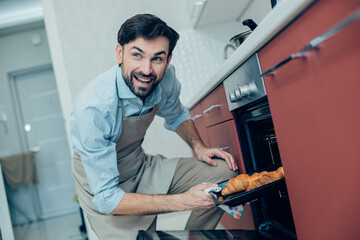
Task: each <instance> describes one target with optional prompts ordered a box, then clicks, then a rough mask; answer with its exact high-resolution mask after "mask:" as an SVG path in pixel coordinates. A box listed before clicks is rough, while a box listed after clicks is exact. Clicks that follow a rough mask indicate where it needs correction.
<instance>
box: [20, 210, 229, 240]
mask: <svg viewBox="0 0 360 240" xmlns="http://www.w3.org/2000/svg"><path fill="white" fill-rule="evenodd" d="M189 215H190V212H179V213H167V214H161V215H159V217H158V221H157V230H183V229H184V227H185V223H186V221H187V218H188V217H189ZM79 226H81V217H80V213H74V214H69V215H64V216H61V217H57V218H51V219H47V220H43V221H39V222H34V223H31V224H25V225H23V226H16V227H14V235H15V240H35V239H36V240H49V239H51V240H87V239H89V240H92V239H97V238H96V236H95V237H94V235H93V234H91V233H90V232H89V238H88V236H87V235H86V234H83V233H81V231H80V230H79ZM217 229H222V226H221V224H219V226H218V227H217Z"/></svg>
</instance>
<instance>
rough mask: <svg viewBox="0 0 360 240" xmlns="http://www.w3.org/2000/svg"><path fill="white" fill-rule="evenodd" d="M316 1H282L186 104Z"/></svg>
mask: <svg viewBox="0 0 360 240" xmlns="http://www.w3.org/2000/svg"><path fill="white" fill-rule="evenodd" d="M315 1H316V0H282V1H280V2H279V3H278V4H277V5H276V6H275V7H274V8H273V9H272V10H271V12H269V14H268V15H267V16H266V17H265V18H264V19H263V20H262V21H261V23H260V24H259V25H258V26H257V27H256V29H255V30H254V31H253V32H252V33H251V34H250V35H249V37H248V38H247V39H246V40H245V41H244V42H243V43H242V44H241V45H240V46H239V47H238V48H237V49H236V51H235V52H234V53H233V54H231V56H230V57H229V58H228V60H226V62H225V63H224V64H223V65H222V66H221V67H220V68H219V70H218V71H217V72H216V73H215V74H214V76H213V77H212V78H211V79H209V81H208V82H207V84H206V86H205V87H203V88H202V89H200V91H199V92H198V93H197V94H195V96H194V97H193V98H192V99H191V100H190V101H189V102H188V103H187V104H186V106H187V107H189V108H192V107H193V106H195V105H196V104H197V103H198V102H199V101H200V100H202V99H203V98H204V97H205V96H206V95H208V94H209V93H210V92H211V91H212V90H214V89H215V88H216V87H217V86H218V85H219V84H220V83H221V82H222V81H223V80H224V79H225V78H226V77H227V76H228V75H229V74H230V73H232V72H233V71H234V70H235V69H236V68H237V67H238V66H240V65H241V64H242V63H243V62H244V61H246V60H247V59H248V58H249V57H250V56H251V55H252V54H254V53H255V52H257V51H258V50H259V49H260V48H261V47H262V46H264V45H265V44H266V43H267V42H269V41H270V40H271V39H272V38H273V37H274V36H275V35H276V34H277V33H279V32H280V31H281V30H282V29H283V28H284V27H286V26H287V25H288V24H289V23H290V22H291V21H292V20H293V19H294V18H295V17H296V16H298V15H299V14H300V13H302V12H303V11H304V10H305V9H306V8H307V7H308V6H309V5H310V4H311V3H313V2H315Z"/></svg>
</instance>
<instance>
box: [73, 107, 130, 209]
mask: <svg viewBox="0 0 360 240" xmlns="http://www.w3.org/2000/svg"><path fill="white" fill-rule="evenodd" d="M111 119H113V118H112V117H111V116H109V115H108V113H106V112H105V113H104V112H101V110H99V109H97V108H95V107H89V106H87V107H81V106H76V105H75V106H74V110H73V112H72V115H71V121H70V122H71V123H70V125H71V130H70V131H71V138H72V142H73V147H74V151H75V152H76V153H77V154H79V155H80V158H81V161H82V164H83V167H84V170H85V173H86V177H87V180H88V183H89V186H90V189H91V191H92V192H93V194H94V198H93V200H92V202H93V204H94V205H95V206H96V207H97V208H98V209H99V211H100V212H101V213H106V214H109V213H111V212H112V211H113V210H114V209H115V208H116V207H117V205H118V204H119V202H120V201H121V199H122V198H123V197H124V195H125V192H124V191H123V190H122V189H121V188H119V187H118V177H119V172H118V169H117V161H116V143H115V142H113V141H112V140H111V137H112V136H111V130H112V123H111Z"/></svg>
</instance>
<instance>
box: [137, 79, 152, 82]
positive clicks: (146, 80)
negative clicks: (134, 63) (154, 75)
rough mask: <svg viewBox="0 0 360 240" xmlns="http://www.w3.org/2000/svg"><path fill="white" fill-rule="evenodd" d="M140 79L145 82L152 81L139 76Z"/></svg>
mask: <svg viewBox="0 0 360 240" xmlns="http://www.w3.org/2000/svg"><path fill="white" fill-rule="evenodd" d="M139 80H140V81H143V82H150V81H151V79H143V78H139Z"/></svg>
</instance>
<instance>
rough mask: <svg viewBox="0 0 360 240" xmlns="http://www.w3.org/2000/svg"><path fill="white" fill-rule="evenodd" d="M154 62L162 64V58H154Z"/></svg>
mask: <svg viewBox="0 0 360 240" xmlns="http://www.w3.org/2000/svg"><path fill="white" fill-rule="evenodd" d="M153 60H154V61H157V62H161V61H162V58H161V57H155V58H153Z"/></svg>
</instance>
